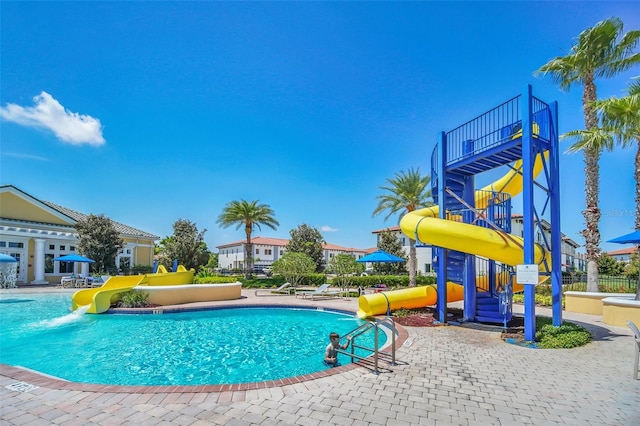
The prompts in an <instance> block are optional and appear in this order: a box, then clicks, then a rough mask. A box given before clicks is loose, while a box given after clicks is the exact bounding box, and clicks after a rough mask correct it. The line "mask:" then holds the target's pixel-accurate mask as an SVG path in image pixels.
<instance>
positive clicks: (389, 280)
mask: <svg viewBox="0 0 640 426" xmlns="http://www.w3.org/2000/svg"><path fill="white" fill-rule="evenodd" d="M435 283H436V278H435V277H427V276H423V275H418V276H417V277H416V285H418V286H423V285H428V284H435ZM351 284H352V285H353V286H354V287H365V288H367V287H373V286H374V285H376V284H384V285H386V286H387V288H391V289H393V288H402V287H408V286H409V276H408V275H368V276H364V277H352V278H351Z"/></svg>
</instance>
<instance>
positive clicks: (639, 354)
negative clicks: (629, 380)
mask: <svg viewBox="0 0 640 426" xmlns="http://www.w3.org/2000/svg"><path fill="white" fill-rule="evenodd" d="M627 325H628V326H629V328H630V329H631V330H632V331H633V335H634V338H635V340H636V347H635V351H634V352H635V354H636V355H635V357H634V358H633V378H634V379H636V380H638V371H640V366H639V364H640V330H638V327H636V325H635V324H634V323H633V322H631V321H627Z"/></svg>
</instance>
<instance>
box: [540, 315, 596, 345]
mask: <svg viewBox="0 0 640 426" xmlns="http://www.w3.org/2000/svg"><path fill="white" fill-rule="evenodd" d="M536 330H537V331H536V337H535V339H536V342H538V347H539V348H542V349H570V348H577V347H579V346H584V345H586V344H587V343H589V342H590V341H591V333H589V331H587V330H586V329H585V328H583V327H581V326H579V325H577V324H574V323H571V322H566V321H565V322H563V323H562V324H561V325H560V327H554V326H553V324H552V319H551V318H548V317H537V318H536Z"/></svg>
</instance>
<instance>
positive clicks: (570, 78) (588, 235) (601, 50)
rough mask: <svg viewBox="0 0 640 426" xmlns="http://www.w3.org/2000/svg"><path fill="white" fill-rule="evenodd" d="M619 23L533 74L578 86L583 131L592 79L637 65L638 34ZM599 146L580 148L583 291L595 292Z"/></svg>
mask: <svg viewBox="0 0 640 426" xmlns="http://www.w3.org/2000/svg"><path fill="white" fill-rule="evenodd" d="M622 31H623V23H622V21H621V20H620V19H618V18H609V19H607V20H604V21H601V22H598V23H597V24H596V25H594V26H593V27H592V28H588V29H586V30H584V31H583V32H581V33H580V35H579V36H578V40H577V43H576V44H575V45H574V46H573V47H572V48H571V51H570V52H569V54H568V55H566V56H559V57H556V58H554V59H552V60H550V61H549V62H547V63H546V64H545V65H543V66H542V67H541V68H540V69H539V70H538V71H536V74H543V75H544V74H549V75H550V76H551V78H552V79H553V80H554V82H556V83H557V84H559V86H560V88H561V89H563V90H568V89H570V88H571V86H572V85H574V84H582V86H583V89H582V108H583V113H584V122H585V128H586V130H587V131H592V130H593V129H594V128H596V127H597V126H598V115H597V112H596V108H595V105H594V102H595V101H596V100H597V93H596V84H595V79H596V78H598V77H612V76H614V75H616V74H618V73H620V72H621V71H624V70H626V69H629V68H630V67H631V66H633V65H634V64H637V63H639V62H640V54H638V53H634V52H633V50H634V49H635V47H636V46H637V44H638V38H639V37H640V31H629V32H628V33H626V34H624V35H622ZM618 40H619V41H618ZM601 149H602V147H601V146H598V145H594V144H587V145H585V146H584V147H583V148H582V151H583V152H584V162H585V196H586V206H585V210H584V211H583V212H582V214H583V216H584V218H585V225H586V228H585V229H584V230H583V231H582V235H583V236H584V239H585V248H586V252H587V253H586V257H587V290H588V291H598V257H599V255H600V247H599V245H600V230H599V224H598V222H599V221H600V206H599V201H598V198H599V192H600V188H599V180H600V168H599V164H598V161H599V159H600V153H601Z"/></svg>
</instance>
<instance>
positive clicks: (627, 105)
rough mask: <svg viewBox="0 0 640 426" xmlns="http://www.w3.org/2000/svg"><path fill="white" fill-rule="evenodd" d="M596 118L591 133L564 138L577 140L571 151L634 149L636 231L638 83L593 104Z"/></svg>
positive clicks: (638, 223)
mask: <svg viewBox="0 0 640 426" xmlns="http://www.w3.org/2000/svg"><path fill="white" fill-rule="evenodd" d="M594 107H595V108H596V111H597V112H598V114H599V115H600V119H601V122H602V126H601V127H596V128H594V129H592V130H589V131H587V130H574V131H572V132H569V133H567V136H570V137H573V138H575V139H577V142H576V143H575V144H574V145H572V146H571V150H572V151H577V150H581V149H583V148H584V147H585V146H588V145H595V146H598V147H601V148H602V149H605V150H608V151H612V150H613V149H614V148H615V145H616V144H618V145H620V146H621V147H622V148H626V147H630V146H632V145H634V144H635V145H636V155H635V168H634V178H635V186H636V193H635V201H636V216H635V229H640V80H636V81H633V82H631V84H630V85H629V94H628V95H627V96H625V97H622V98H617V97H611V98H608V99H604V100H601V101H597V102H595V103H594ZM636 300H640V286H638V289H637V291H636Z"/></svg>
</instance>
